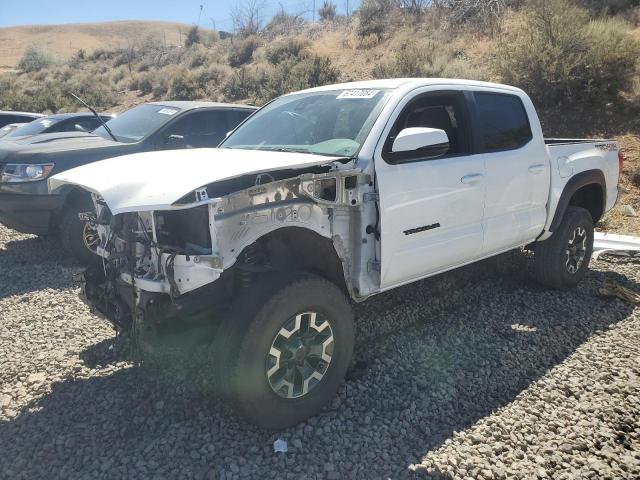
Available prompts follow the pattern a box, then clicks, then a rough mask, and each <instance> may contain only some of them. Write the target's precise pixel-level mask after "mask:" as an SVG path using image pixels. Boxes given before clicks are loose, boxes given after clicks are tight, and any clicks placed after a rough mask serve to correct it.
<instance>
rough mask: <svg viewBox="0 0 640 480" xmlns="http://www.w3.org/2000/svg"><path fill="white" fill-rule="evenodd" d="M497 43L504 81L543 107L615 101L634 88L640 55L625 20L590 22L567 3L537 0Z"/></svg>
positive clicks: (498, 68) (498, 69) (497, 66)
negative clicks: (632, 82)
mask: <svg viewBox="0 0 640 480" xmlns="http://www.w3.org/2000/svg"><path fill="white" fill-rule="evenodd" d="M498 45H499V47H498V51H497V52H496V56H495V59H494V67H495V70H496V72H497V73H498V74H499V75H500V76H501V77H502V80H503V81H504V82H505V83H510V84H513V85H516V86H519V87H522V88H523V89H524V90H526V91H527V92H528V93H529V94H530V95H531V96H532V97H533V98H534V100H536V102H538V103H540V104H543V105H544V104H546V105H553V104H557V103H563V102H579V101H598V102H606V101H608V100H611V99H614V98H615V97H616V96H617V95H618V94H619V93H620V92H621V91H624V90H625V89H627V88H629V86H630V84H631V81H632V79H633V76H634V75H635V72H636V68H637V59H638V55H639V54H640V49H639V45H638V43H637V42H636V41H635V40H633V39H632V38H631V37H630V36H629V35H627V34H626V27H625V25H624V24H623V23H622V22H621V21H619V20H613V19H609V20H596V21H591V22H590V21H589V18H588V15H587V12H586V11H585V10H583V9H581V8H578V7H575V6H573V5H570V4H569V3H568V2H567V0H534V1H533V2H532V5H531V6H530V7H528V8H527V9H526V10H524V11H523V12H522V13H521V14H520V15H517V16H516V17H515V18H513V19H511V21H510V22H507V24H506V31H505V35H504V36H503V38H502V39H500V41H499V42H498Z"/></svg>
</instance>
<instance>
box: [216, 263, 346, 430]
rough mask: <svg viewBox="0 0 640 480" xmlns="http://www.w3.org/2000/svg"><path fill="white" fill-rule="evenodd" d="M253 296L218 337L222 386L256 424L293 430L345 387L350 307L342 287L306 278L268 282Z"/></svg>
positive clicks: (242, 300) (296, 276)
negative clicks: (293, 426) (292, 426)
mask: <svg viewBox="0 0 640 480" xmlns="http://www.w3.org/2000/svg"><path fill="white" fill-rule="evenodd" d="M247 292H248V293H247V294H246V296H244V297H243V298H240V299H239V302H238V304H237V307H236V308H234V311H233V313H232V314H231V315H230V316H229V317H228V319H227V320H226V321H225V323H224V324H223V326H222V328H221V329H220V332H219V334H218V336H219V338H218V340H219V341H218V344H219V345H220V346H221V347H222V348H221V349H220V351H219V352H218V353H219V362H218V365H217V368H218V378H219V383H220V385H221V388H222V390H223V393H224V394H225V396H226V397H227V400H229V403H230V404H231V405H232V406H233V407H234V408H235V409H236V410H237V411H238V412H239V413H240V414H241V415H242V416H244V417H245V418H246V419H247V420H249V421H250V422H252V423H255V424H257V425H259V426H262V427H265V428H284V427H288V426H291V425H294V424H296V423H298V422H300V421H302V420H304V419H306V418H308V417H310V416H312V415H314V414H316V413H318V412H319V411H320V410H321V409H322V407H323V405H325V404H326V403H327V402H328V401H329V400H331V398H332V397H333V396H334V395H335V393H336V391H337V389H338V387H339V385H340V383H341V382H342V381H343V379H344V375H345V373H346V371H347V368H348V366H349V364H350V362H351V356H352V352H353V343H354V327H353V314H352V311H351V307H350V305H349V302H348V300H347V298H346V297H345V295H344V294H343V293H342V291H341V290H340V289H339V288H338V287H337V286H335V285H334V284H332V283H330V282H329V281H327V280H325V279H323V278H321V277H318V276H315V275H311V274H307V273H295V274H283V275H279V276H275V277H274V276H269V278H264V279H263V281H262V282H260V284H259V285H257V286H255V287H254V286H252V287H251V289H250V290H248V291H247ZM220 357H221V358H220Z"/></svg>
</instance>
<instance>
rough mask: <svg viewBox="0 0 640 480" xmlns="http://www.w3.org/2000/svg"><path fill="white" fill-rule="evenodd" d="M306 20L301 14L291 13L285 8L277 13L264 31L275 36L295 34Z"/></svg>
mask: <svg viewBox="0 0 640 480" xmlns="http://www.w3.org/2000/svg"><path fill="white" fill-rule="evenodd" d="M305 23H306V22H305V20H304V18H302V17H301V16H300V15H291V14H289V13H287V12H285V11H284V10H280V11H279V12H278V13H276V14H275V15H274V16H273V18H272V19H271V21H270V22H269V23H268V24H267V26H266V27H264V33H266V34H267V35H270V36H272V37H275V36H277V35H285V36H286V35H294V34H296V33H299V32H300V30H302V27H304V25H305Z"/></svg>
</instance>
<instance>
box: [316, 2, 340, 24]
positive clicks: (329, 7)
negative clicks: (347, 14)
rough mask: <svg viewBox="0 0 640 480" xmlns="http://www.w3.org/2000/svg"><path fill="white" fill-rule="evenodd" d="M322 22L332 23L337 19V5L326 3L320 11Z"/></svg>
mask: <svg viewBox="0 0 640 480" xmlns="http://www.w3.org/2000/svg"><path fill="white" fill-rule="evenodd" d="M318 16H319V17H320V20H324V21H331V20H335V19H336V4H335V3H331V2H329V1H325V2H324V3H323V4H322V6H321V7H320V8H319V9H318Z"/></svg>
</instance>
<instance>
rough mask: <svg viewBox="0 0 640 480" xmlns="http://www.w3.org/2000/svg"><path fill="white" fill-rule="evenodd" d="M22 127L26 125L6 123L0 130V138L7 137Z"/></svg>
mask: <svg viewBox="0 0 640 480" xmlns="http://www.w3.org/2000/svg"><path fill="white" fill-rule="evenodd" d="M23 125H26V123H8V124H7V125H5V126H4V127H2V128H0V138H2V137H5V136H7V135H9V134H10V133H11V132H13V131H14V130H15V129H16V128H19V127H21V126H23Z"/></svg>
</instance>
